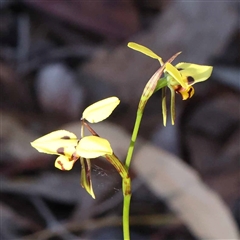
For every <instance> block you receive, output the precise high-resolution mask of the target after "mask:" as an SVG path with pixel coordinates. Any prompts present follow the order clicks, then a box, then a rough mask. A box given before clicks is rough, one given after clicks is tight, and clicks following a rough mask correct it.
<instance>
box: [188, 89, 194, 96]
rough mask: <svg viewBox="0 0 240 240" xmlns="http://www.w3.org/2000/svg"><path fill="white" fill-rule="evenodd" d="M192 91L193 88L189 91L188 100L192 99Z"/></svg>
mask: <svg viewBox="0 0 240 240" xmlns="http://www.w3.org/2000/svg"><path fill="white" fill-rule="evenodd" d="M192 90H193V88H190V89H189V91H188V98H190V97H191V95H192V94H191V93H192Z"/></svg>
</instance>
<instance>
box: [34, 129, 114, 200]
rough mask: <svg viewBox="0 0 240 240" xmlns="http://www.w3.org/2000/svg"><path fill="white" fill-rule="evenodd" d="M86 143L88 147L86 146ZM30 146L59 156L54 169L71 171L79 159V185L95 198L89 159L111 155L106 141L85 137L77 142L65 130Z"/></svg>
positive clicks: (50, 134)
mask: <svg viewBox="0 0 240 240" xmlns="http://www.w3.org/2000/svg"><path fill="white" fill-rule="evenodd" d="M88 138H90V140H88ZM86 142H87V144H88V145H86ZM31 145H32V147H34V148H36V149H37V150H38V151H39V152H43V153H47V154H54V155H59V157H57V159H56V160H55V167H56V168H58V169H60V170H65V171H69V170H71V169H72V167H73V164H74V163H75V162H76V161H77V160H78V159H79V158H80V161H81V165H82V170H81V185H82V186H83V187H84V188H85V189H86V190H87V192H88V193H89V194H90V195H91V196H92V197H93V198H95V196H94V192H93V190H92V182H91V163H90V161H89V159H90V158H97V157H100V156H104V155H105V154H112V152H113V151H112V148H111V146H110V143H109V142H108V141H107V140H106V139H104V138H100V137H96V136H86V137H83V138H82V139H80V140H78V139H77V137H76V135H75V134H73V133H71V132H68V131H65V130H58V131H54V132H51V133H49V134H47V135H45V136H43V137H40V138H38V139H36V140H35V141H33V142H31ZM79 145H80V146H81V147H80V148H79ZM84 146H86V149H84ZM78 149H79V150H78ZM82 152H84V156H81V153H82ZM85 163H86V164H85ZM86 166H87V167H86Z"/></svg>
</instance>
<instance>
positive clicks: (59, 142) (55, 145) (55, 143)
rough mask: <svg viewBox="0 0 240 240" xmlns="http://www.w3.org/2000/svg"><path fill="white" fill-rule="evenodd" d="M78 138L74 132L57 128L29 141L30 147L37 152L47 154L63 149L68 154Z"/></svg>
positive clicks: (58, 152) (60, 151)
mask: <svg viewBox="0 0 240 240" xmlns="http://www.w3.org/2000/svg"><path fill="white" fill-rule="evenodd" d="M77 142H78V139H77V137H76V135H75V134H73V133H71V132H68V131H65V130H58V131H54V132H51V133H49V134H47V135H45V136H43V137H40V138H38V139H36V140H35V141H33V142H31V145H32V147H34V148H36V149H37V150H38V151H39V152H43V153H47V154H58V155H60V154H62V152H63V150H65V153H67V154H68V155H70V154H71V152H74V151H75V148H74V147H75V146H76V145H77Z"/></svg>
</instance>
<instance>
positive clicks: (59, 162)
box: [57, 160, 65, 170]
mask: <svg viewBox="0 0 240 240" xmlns="http://www.w3.org/2000/svg"><path fill="white" fill-rule="evenodd" d="M57 163H58V164H59V165H60V166H61V169H62V170H65V168H64V167H63V164H62V163H61V161H60V160H58V161H57Z"/></svg>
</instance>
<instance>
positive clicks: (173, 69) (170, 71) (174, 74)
mask: <svg viewBox="0 0 240 240" xmlns="http://www.w3.org/2000/svg"><path fill="white" fill-rule="evenodd" d="M165 71H166V72H167V73H168V74H169V75H171V76H172V77H173V78H174V79H175V80H176V81H177V82H178V83H179V84H180V85H181V86H182V87H183V88H186V87H187V86H188V84H187V82H185V81H184V80H183V78H182V76H181V74H180V72H179V71H178V70H177V68H176V67H174V66H173V65H172V64H171V63H168V62H167V63H166V68H165ZM170 85H171V83H170Z"/></svg>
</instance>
